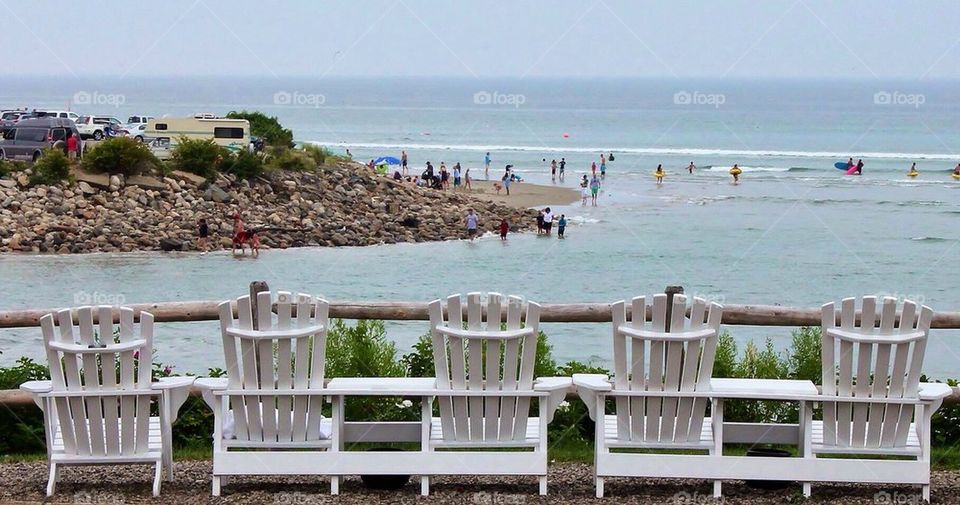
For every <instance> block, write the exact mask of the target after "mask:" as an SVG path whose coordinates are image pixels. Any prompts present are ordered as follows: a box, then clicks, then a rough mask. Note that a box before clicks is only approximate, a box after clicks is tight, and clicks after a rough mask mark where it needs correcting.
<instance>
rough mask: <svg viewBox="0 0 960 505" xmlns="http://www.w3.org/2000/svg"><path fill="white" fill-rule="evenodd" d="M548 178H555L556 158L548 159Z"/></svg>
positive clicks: (552, 179)
mask: <svg viewBox="0 0 960 505" xmlns="http://www.w3.org/2000/svg"><path fill="white" fill-rule="evenodd" d="M550 180H551V181H555V180H557V160H550Z"/></svg>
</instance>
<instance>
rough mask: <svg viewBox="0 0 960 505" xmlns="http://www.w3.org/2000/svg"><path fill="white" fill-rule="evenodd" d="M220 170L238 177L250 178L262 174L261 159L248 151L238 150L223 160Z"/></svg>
mask: <svg viewBox="0 0 960 505" xmlns="http://www.w3.org/2000/svg"><path fill="white" fill-rule="evenodd" d="M222 167H223V169H222V171H223V172H225V173H230V174H234V175H236V176H237V177H239V178H240V179H252V178H254V177H257V176H259V175H262V174H263V161H261V160H260V157H259V156H257V155H256V154H251V153H250V152H249V151H239V152H237V154H234V155H231V156H230V158H227V159H225V160H224V162H223V164H222Z"/></svg>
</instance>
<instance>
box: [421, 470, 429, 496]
mask: <svg viewBox="0 0 960 505" xmlns="http://www.w3.org/2000/svg"><path fill="white" fill-rule="evenodd" d="M420 495H421V496H430V476H429V475H421V476H420Z"/></svg>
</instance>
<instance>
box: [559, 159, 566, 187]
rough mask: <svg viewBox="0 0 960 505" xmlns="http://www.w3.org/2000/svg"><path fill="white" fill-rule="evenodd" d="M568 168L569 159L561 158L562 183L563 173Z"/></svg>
mask: <svg viewBox="0 0 960 505" xmlns="http://www.w3.org/2000/svg"><path fill="white" fill-rule="evenodd" d="M566 168H567V159H566V158H560V182H563V172H564V170H566Z"/></svg>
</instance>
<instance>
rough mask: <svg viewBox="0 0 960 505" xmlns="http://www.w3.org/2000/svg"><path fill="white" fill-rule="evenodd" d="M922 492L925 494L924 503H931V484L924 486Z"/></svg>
mask: <svg viewBox="0 0 960 505" xmlns="http://www.w3.org/2000/svg"><path fill="white" fill-rule="evenodd" d="M920 492H921V493H923V501H925V502H927V503H930V484H926V485H924V486H922V487H921V490H920Z"/></svg>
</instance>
